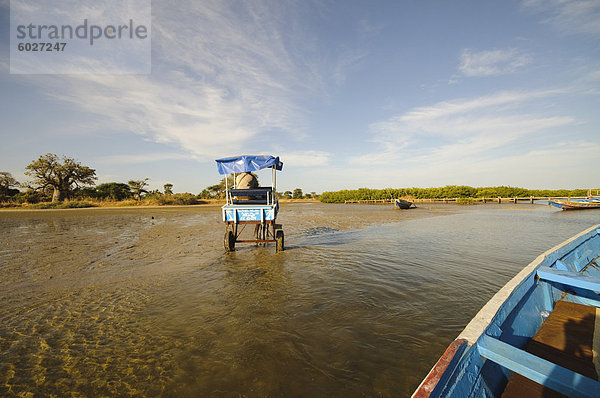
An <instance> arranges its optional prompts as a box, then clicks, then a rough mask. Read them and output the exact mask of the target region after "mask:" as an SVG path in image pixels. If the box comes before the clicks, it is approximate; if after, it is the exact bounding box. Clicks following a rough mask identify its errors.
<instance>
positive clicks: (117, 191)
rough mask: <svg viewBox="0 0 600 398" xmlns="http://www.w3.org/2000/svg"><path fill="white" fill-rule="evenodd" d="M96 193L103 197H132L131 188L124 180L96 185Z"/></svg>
mask: <svg viewBox="0 0 600 398" xmlns="http://www.w3.org/2000/svg"><path fill="white" fill-rule="evenodd" d="M96 195H97V196H98V197H99V198H102V199H108V198H111V199H112V200H123V199H127V198H130V197H131V188H130V187H129V185H127V184H124V183H122V182H107V183H104V184H100V185H98V186H97V187H96Z"/></svg>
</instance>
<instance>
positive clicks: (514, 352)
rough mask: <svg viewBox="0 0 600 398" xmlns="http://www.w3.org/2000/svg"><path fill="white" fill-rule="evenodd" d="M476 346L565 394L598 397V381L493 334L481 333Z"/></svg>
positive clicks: (526, 375) (503, 362)
mask: <svg viewBox="0 0 600 398" xmlns="http://www.w3.org/2000/svg"><path fill="white" fill-rule="evenodd" d="M477 349H478V351H479V354H480V355H481V356H482V357H484V358H486V359H489V360H490V361H493V362H496V363H497V364H499V365H502V366H504V367H506V368H508V369H510V370H512V371H513V372H516V373H518V374H520V375H523V376H525V377H527V378H528V379H530V380H533V381H535V382H536V383H539V384H542V385H544V386H546V387H548V388H551V389H553V390H555V391H558V392H560V393H561V394H565V395H566V396H568V397H586V398H599V397H600V383H599V382H597V381H596V380H592V379H590V378H588V377H585V376H583V375H581V374H579V373H576V372H573V371H571V370H568V369H565V368H563V367H562V366H558V365H555V364H553V363H552V362H549V361H546V360H545V359H542V358H538V357H536V356H535V355H532V354H530V353H528V352H527V351H523V350H520V349H518V348H515V347H513V346H511V345H509V344H506V343H504V342H502V341H500V340H497V339H495V338H493V337H490V336H487V335H482V336H481V338H480V339H479V340H478V342H477Z"/></svg>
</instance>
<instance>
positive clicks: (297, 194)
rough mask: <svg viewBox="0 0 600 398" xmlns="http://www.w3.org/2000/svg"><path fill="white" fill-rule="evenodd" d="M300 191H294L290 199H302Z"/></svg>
mask: <svg viewBox="0 0 600 398" xmlns="http://www.w3.org/2000/svg"><path fill="white" fill-rule="evenodd" d="M302 196H303V195H302V190H301V189H300V188H296V189H294V193H293V194H292V199H302Z"/></svg>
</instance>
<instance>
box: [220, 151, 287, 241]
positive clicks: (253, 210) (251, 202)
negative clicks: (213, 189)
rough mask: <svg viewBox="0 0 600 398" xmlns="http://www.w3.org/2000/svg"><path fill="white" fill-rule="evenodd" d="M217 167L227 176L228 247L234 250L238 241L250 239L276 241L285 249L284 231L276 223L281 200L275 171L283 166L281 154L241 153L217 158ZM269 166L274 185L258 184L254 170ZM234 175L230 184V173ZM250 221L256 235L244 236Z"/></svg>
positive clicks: (226, 215)
mask: <svg viewBox="0 0 600 398" xmlns="http://www.w3.org/2000/svg"><path fill="white" fill-rule="evenodd" d="M216 162H217V168H218V170H219V173H220V174H224V175H225V176H226V178H225V194H226V199H227V202H226V204H225V205H224V206H223V207H222V215H223V222H224V223H225V238H224V245H225V251H227V252H231V251H234V250H235V244H236V243H242V242H248V243H256V244H263V245H266V244H267V243H268V242H273V243H276V246H275V247H276V250H277V251H278V252H279V251H283V250H284V235H283V229H282V228H281V224H277V222H276V221H277V213H278V212H279V200H278V197H277V193H276V180H277V179H276V174H275V173H276V171H277V170H281V169H282V168H283V163H282V162H281V161H280V160H279V157H274V156H254V155H242V156H235V157H230V158H223V159H217V160H216ZM266 168H270V169H271V170H272V171H271V186H267V187H259V186H258V183H257V181H256V178H255V176H254V175H253V174H252V172H253V171H258V170H262V169H266ZM229 175H233V183H232V184H231V185H232V186H231V187H230V186H229V185H230V184H229V182H228V181H227V176H229ZM248 225H253V226H254V231H253V232H252V233H253V237H254V239H241V238H240V235H241V234H242V232H243V231H244V229H245V228H246V227H247V226H248Z"/></svg>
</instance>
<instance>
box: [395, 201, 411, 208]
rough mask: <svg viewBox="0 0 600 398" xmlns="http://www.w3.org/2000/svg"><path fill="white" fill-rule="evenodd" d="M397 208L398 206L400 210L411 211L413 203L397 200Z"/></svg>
mask: <svg viewBox="0 0 600 398" xmlns="http://www.w3.org/2000/svg"><path fill="white" fill-rule="evenodd" d="M396 206H398V208H400V209H410V207H411V206H412V202H409V201H408V200H403V199H396Z"/></svg>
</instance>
